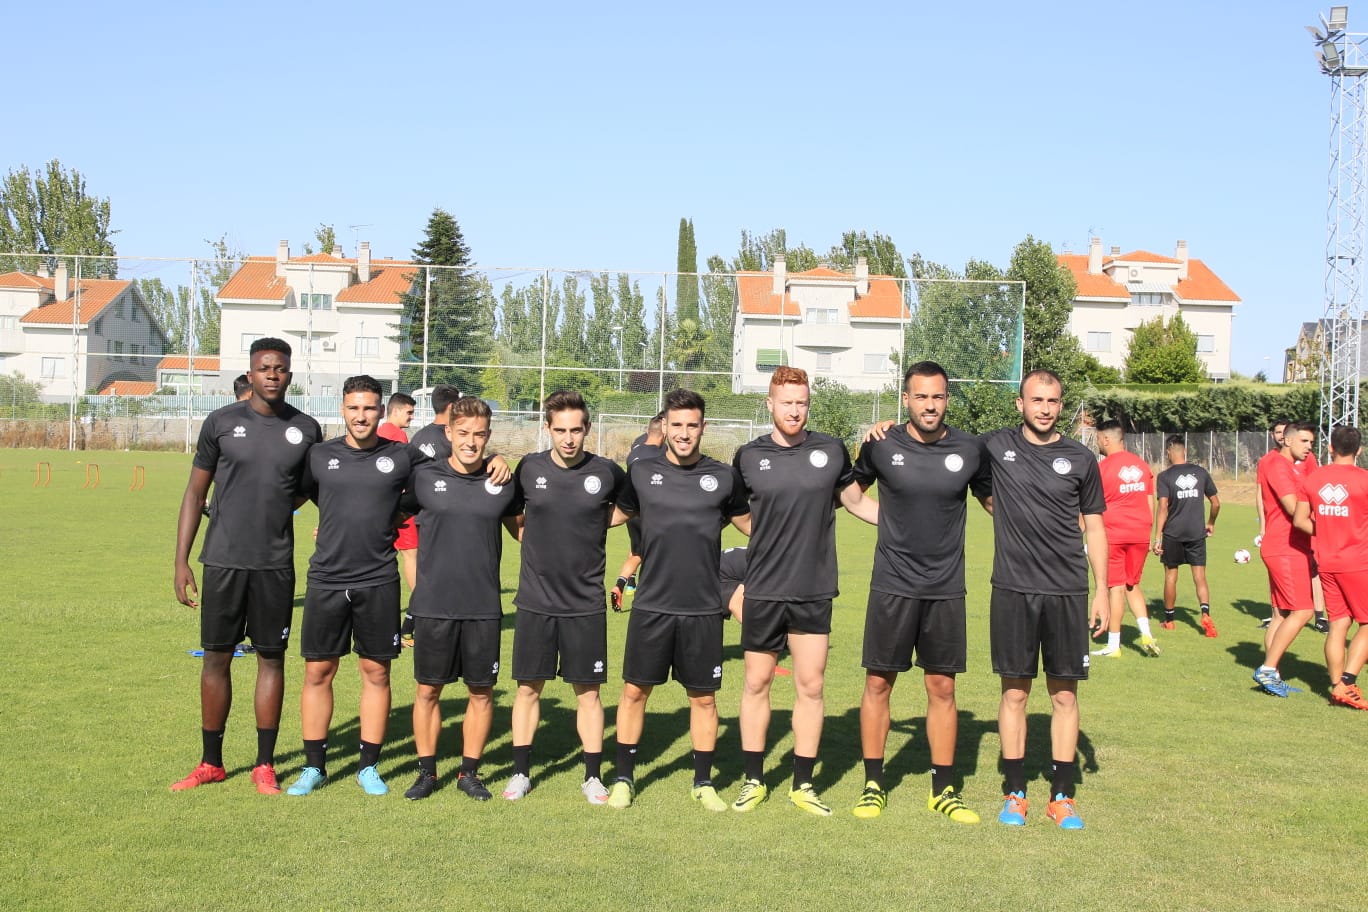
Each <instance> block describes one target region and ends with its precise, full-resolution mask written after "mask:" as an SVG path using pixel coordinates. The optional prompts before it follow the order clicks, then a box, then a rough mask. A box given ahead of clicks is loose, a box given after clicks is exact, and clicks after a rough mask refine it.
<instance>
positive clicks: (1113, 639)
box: [1107, 630, 1121, 649]
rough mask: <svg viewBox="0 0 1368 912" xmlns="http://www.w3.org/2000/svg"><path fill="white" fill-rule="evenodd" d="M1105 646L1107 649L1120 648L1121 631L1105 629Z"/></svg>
mask: <svg viewBox="0 0 1368 912" xmlns="http://www.w3.org/2000/svg"><path fill="white" fill-rule="evenodd" d="M1107 648H1108V649H1120V648H1121V631H1119V630H1118V631H1116V633H1112V632H1111V631H1107Z"/></svg>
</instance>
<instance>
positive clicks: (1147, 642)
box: [1140, 637, 1161, 658]
mask: <svg viewBox="0 0 1368 912" xmlns="http://www.w3.org/2000/svg"><path fill="white" fill-rule="evenodd" d="M1140 651H1141V652H1143V653H1144V654H1145V655H1147V656H1154V657H1155V658H1158V656H1159V654H1160V652H1161V650H1160V649H1159V644H1158V643H1156V642H1154V637H1141V638H1140Z"/></svg>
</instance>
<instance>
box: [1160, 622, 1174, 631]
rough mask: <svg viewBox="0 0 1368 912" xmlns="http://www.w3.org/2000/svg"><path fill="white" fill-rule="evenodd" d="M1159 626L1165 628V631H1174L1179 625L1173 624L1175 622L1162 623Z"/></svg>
mask: <svg viewBox="0 0 1368 912" xmlns="http://www.w3.org/2000/svg"><path fill="white" fill-rule="evenodd" d="M1159 626H1160V627H1163V628H1164V629H1165V630H1173V629H1174V628H1176V627H1177V626H1178V625H1177V624H1175V623H1173V621H1160V622H1159Z"/></svg>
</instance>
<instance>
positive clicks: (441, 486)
mask: <svg viewBox="0 0 1368 912" xmlns="http://www.w3.org/2000/svg"><path fill="white" fill-rule="evenodd" d="M432 490H434V491H436V492H437V493H438V494H445V493H446V482H445V481H443V480H442V479H440V478H439V479H437V480H436V481H434V482H433V483H432Z"/></svg>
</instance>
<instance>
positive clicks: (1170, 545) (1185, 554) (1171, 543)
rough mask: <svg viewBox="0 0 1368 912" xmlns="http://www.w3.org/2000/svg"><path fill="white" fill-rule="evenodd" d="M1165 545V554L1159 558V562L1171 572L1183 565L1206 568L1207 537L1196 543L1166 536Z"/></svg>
mask: <svg viewBox="0 0 1368 912" xmlns="http://www.w3.org/2000/svg"><path fill="white" fill-rule="evenodd" d="M1163 545H1164V553H1163V554H1162V555H1160V556H1159V561H1160V563H1162V564H1163V565H1164V566H1165V567H1168V568H1169V569H1170V570H1172V569H1173V568H1175V567H1181V566H1183V564H1191V565H1192V566H1194V567H1205V566H1206V536H1203V537H1201V538H1199V539H1197V540H1196V541H1182V540H1180V539H1177V538H1169V537H1168V536H1167V535H1165V536H1164V540H1163Z"/></svg>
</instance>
